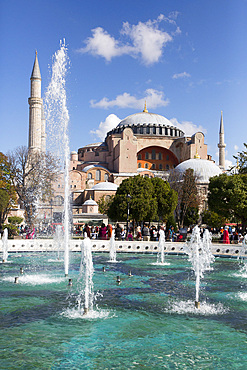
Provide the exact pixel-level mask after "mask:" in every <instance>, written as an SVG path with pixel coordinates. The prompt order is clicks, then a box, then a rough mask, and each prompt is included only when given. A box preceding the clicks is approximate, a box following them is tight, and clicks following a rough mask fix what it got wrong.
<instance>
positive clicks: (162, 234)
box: [157, 229, 166, 264]
mask: <svg viewBox="0 0 247 370" xmlns="http://www.w3.org/2000/svg"><path fill="white" fill-rule="evenodd" d="M159 234H160V236H159V244H158V254H157V263H161V264H164V260H165V243H166V239H165V232H164V230H163V229H160V231H159Z"/></svg>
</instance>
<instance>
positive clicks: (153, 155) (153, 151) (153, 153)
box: [152, 149, 156, 159]
mask: <svg viewBox="0 0 247 370" xmlns="http://www.w3.org/2000/svg"><path fill="white" fill-rule="evenodd" d="M152 159H156V154H155V150H154V149H153V150H152Z"/></svg>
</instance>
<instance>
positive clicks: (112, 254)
mask: <svg viewBox="0 0 247 370" xmlns="http://www.w3.org/2000/svg"><path fill="white" fill-rule="evenodd" d="M109 243H110V252H109V254H110V262H117V252H116V244H115V237H114V232H113V233H112V235H111V239H110V242H109Z"/></svg>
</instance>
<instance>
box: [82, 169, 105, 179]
mask: <svg viewBox="0 0 247 370" xmlns="http://www.w3.org/2000/svg"><path fill="white" fill-rule="evenodd" d="M101 177H102V176H101V171H100V170H96V171H95V180H96V181H101ZM87 178H88V180H91V179H93V174H92V172H88V174H87ZM104 181H109V174H108V173H104Z"/></svg>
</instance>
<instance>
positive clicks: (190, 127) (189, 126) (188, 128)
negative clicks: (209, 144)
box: [170, 118, 207, 136]
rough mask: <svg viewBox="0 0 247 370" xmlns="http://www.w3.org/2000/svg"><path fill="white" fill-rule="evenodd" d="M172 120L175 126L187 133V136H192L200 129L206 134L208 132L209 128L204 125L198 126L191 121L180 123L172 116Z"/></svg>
mask: <svg viewBox="0 0 247 370" xmlns="http://www.w3.org/2000/svg"><path fill="white" fill-rule="evenodd" d="M170 121H171V122H172V124H173V125H174V126H176V127H178V128H180V129H181V130H182V131H183V132H184V133H185V135H186V136H191V135H193V134H195V133H196V132H198V131H201V132H203V133H204V134H206V133H207V130H206V129H205V128H204V127H202V126H201V125H199V126H196V125H195V124H194V123H192V122H189V121H182V122H181V123H180V122H178V120H177V119H176V118H172V119H170Z"/></svg>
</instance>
